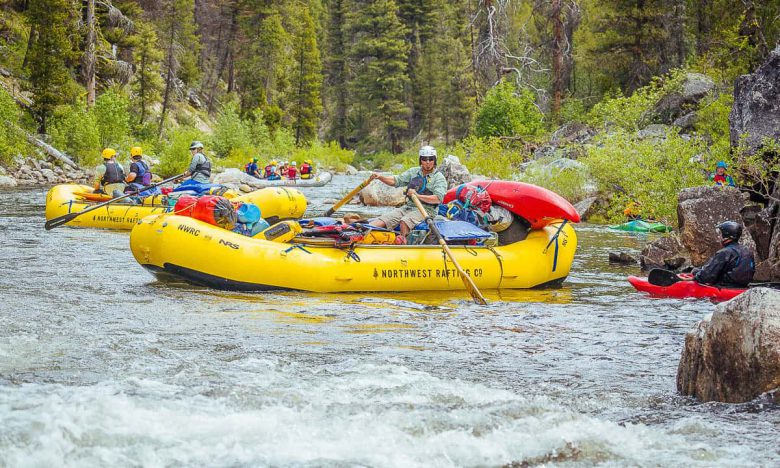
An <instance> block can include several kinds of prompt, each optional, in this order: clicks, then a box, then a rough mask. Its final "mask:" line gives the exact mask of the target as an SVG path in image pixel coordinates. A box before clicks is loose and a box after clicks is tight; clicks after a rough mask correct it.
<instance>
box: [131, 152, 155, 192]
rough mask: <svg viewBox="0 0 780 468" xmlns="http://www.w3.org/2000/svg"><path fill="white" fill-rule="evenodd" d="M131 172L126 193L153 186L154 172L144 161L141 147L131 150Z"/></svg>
mask: <svg viewBox="0 0 780 468" xmlns="http://www.w3.org/2000/svg"><path fill="white" fill-rule="evenodd" d="M130 159H131V161H132V162H131V163H130V172H129V173H128V174H127V178H126V179H125V182H127V188H126V189H125V191H126V192H127V191H134V190H139V189H142V188H144V187H147V186H149V185H151V184H152V172H151V171H150V170H149V165H148V164H147V163H146V161H144V156H143V149H142V148H141V147H140V146H133V147H132V148H130Z"/></svg>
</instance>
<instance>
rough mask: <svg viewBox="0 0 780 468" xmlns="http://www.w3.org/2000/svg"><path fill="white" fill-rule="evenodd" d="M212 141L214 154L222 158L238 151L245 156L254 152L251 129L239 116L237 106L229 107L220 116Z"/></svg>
mask: <svg viewBox="0 0 780 468" xmlns="http://www.w3.org/2000/svg"><path fill="white" fill-rule="evenodd" d="M210 140H211V147H212V149H213V150H214V153H216V155H217V156H218V157H220V158H225V157H227V156H228V155H230V154H231V153H235V152H237V151H240V152H242V153H245V154H248V153H251V152H252V149H251V147H252V141H251V137H250V131H249V128H248V127H247V125H246V124H245V123H244V122H243V121H242V120H241V117H240V116H239V115H238V109H237V106H236V105H228V106H227V107H225V109H223V110H222V112H221V113H220V114H219V117H218V118H217V123H216V126H215V127H214V134H213V135H212V136H211V138H210Z"/></svg>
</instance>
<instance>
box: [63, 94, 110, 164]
mask: <svg viewBox="0 0 780 468" xmlns="http://www.w3.org/2000/svg"><path fill="white" fill-rule="evenodd" d="M85 109H86V105H85V103H83V102H80V103H77V104H75V105H72V106H60V107H58V108H56V109H55V110H54V116H53V117H52V120H51V125H50V126H49V135H50V136H51V141H52V143H51V144H52V146H54V147H55V148H57V149H59V150H61V151H64V152H65V153H67V154H68V155H69V156H71V157H72V158H74V159H75V160H76V162H78V163H79V164H80V165H82V166H93V165H97V164H98V163H99V162H100V161H101V157H100V151H101V150H102V148H103V146H102V145H101V143H100V132H99V130H98V124H97V119H96V118H95V114H94V113H93V112H87V111H86V110H85ZM117 149H119V148H117Z"/></svg>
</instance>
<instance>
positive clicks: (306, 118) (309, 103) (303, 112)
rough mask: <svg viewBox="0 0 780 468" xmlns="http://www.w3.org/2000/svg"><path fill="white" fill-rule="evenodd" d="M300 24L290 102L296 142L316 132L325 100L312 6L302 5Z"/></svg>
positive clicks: (294, 48) (309, 137)
mask: <svg viewBox="0 0 780 468" xmlns="http://www.w3.org/2000/svg"><path fill="white" fill-rule="evenodd" d="M299 15H300V18H299V20H300V23H299V25H298V32H297V34H296V37H295V38H294V41H293V46H294V47H293V50H294V54H293V57H294V58H295V61H296V63H295V71H294V75H293V82H292V84H293V90H292V92H293V96H292V99H291V100H290V101H291V104H290V109H289V111H290V116H291V117H292V119H293V124H292V127H293V129H294V130H295V144H296V145H298V144H301V143H303V142H308V141H310V140H311V139H312V138H314V137H315V136H316V135H317V127H318V124H319V117H320V113H321V112H322V100H321V99H320V87H321V86H322V63H321V62H320V51H319V48H318V47H317V36H316V30H315V26H314V20H313V19H312V17H311V15H310V14H309V9H308V8H307V7H303V8H302V10H301V11H300V13H299Z"/></svg>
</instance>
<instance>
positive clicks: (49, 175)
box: [41, 169, 57, 184]
mask: <svg viewBox="0 0 780 468" xmlns="http://www.w3.org/2000/svg"><path fill="white" fill-rule="evenodd" d="M41 175H42V176H43V178H44V179H46V182H47V183H49V184H54V183H56V182H57V174H55V173H54V171H52V170H51V169H41Z"/></svg>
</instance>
